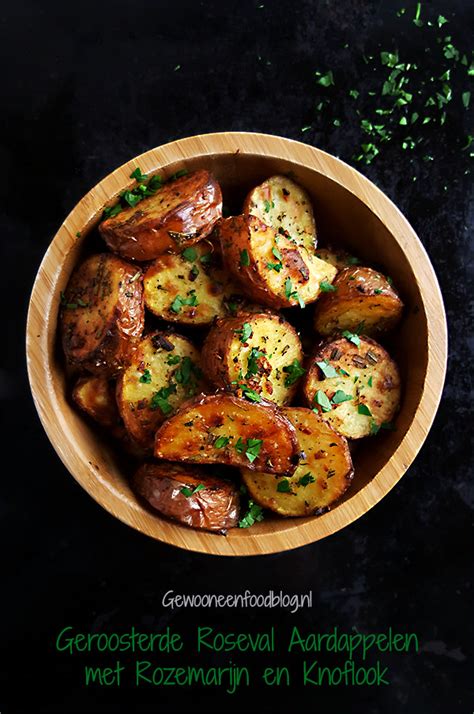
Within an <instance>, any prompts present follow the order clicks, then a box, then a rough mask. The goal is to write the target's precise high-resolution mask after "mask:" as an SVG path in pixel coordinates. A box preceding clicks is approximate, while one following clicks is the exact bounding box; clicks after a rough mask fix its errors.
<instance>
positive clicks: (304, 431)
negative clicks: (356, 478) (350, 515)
mask: <svg viewBox="0 0 474 714" xmlns="http://www.w3.org/2000/svg"><path fill="white" fill-rule="evenodd" d="M282 413H283V414H284V415H285V416H286V417H287V419H288V420H289V421H290V422H291V423H292V424H293V426H294V427H295V429H296V434H297V438H298V445H299V449H300V452H301V453H302V460H301V461H300V463H299V465H298V468H297V469H296V471H295V472H294V474H293V475H292V476H290V477H289V478H282V477H279V476H276V475H275V474H269V473H260V472H255V471H250V470H249V469H242V477H243V480H244V484H245V485H246V487H247V489H248V492H249V494H250V496H251V498H253V500H254V501H255V502H256V503H258V504H259V505H260V506H263V507H264V508H269V509H270V510H271V511H275V513H279V514H280V515H282V516H310V515H319V514H321V513H324V512H325V511H328V510H329V507H330V506H331V504H333V503H334V502H335V501H337V499H338V498H340V497H341V496H342V494H343V493H344V492H345V491H346V490H347V488H348V487H349V485H350V483H351V480H352V477H353V475H354V470H353V468H352V460H351V455H350V452H349V447H348V445H347V441H346V439H345V438H344V437H343V436H340V435H339V434H336V432H335V431H334V429H332V427H331V426H330V425H329V424H328V423H327V422H325V421H323V419H321V418H320V417H319V416H318V415H317V414H315V413H314V412H313V411H312V410H311V409H305V408H304V407H287V408H285V409H283V410H282Z"/></svg>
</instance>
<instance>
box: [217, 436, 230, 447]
mask: <svg viewBox="0 0 474 714" xmlns="http://www.w3.org/2000/svg"><path fill="white" fill-rule="evenodd" d="M229 441H230V437H228V436H218V437H217V439H216V440H215V442H214V446H215V447H216V449H223V448H224V447H225V446H227V444H228V443H229Z"/></svg>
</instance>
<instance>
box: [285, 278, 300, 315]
mask: <svg viewBox="0 0 474 714" xmlns="http://www.w3.org/2000/svg"><path fill="white" fill-rule="evenodd" d="M285 297H286V299H287V300H293V299H295V300H298V303H299V306H300V307H301V308H303V307H305V302H304V300H303V299H302V298H301V297H300V295H299V293H298V291H297V290H293V284H292V282H291V278H287V279H286V280H285Z"/></svg>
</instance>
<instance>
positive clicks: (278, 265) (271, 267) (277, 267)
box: [267, 263, 283, 273]
mask: <svg viewBox="0 0 474 714" xmlns="http://www.w3.org/2000/svg"><path fill="white" fill-rule="evenodd" d="M267 268H268V270H275V271H276V272H277V273H279V272H280V270H281V269H282V268H283V263H267Z"/></svg>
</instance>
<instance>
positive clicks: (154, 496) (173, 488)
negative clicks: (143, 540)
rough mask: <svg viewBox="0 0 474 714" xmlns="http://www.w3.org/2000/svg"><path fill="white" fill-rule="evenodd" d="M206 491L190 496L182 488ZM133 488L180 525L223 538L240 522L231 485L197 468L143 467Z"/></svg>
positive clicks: (153, 465) (136, 474)
mask: <svg viewBox="0 0 474 714" xmlns="http://www.w3.org/2000/svg"><path fill="white" fill-rule="evenodd" d="M201 484H203V485H204V486H205V487H206V488H204V489H202V490H200V491H197V492H196V493H194V494H192V495H191V496H185V495H184V494H183V493H182V489H183V487H186V488H189V489H190V490H194V489H195V488H196V487H197V486H199V485H201ZM132 487H133V489H134V490H135V492H136V493H138V494H139V495H140V496H141V497H142V498H144V499H145V500H146V501H147V502H148V503H149V504H150V505H151V506H152V507H153V508H155V509H156V510H157V511H159V512H160V513H162V514H163V515H164V516H167V517H168V518H172V519H174V520H176V521H179V522H180V523H182V524H183V525H186V526H189V527H191V528H198V529H200V530H206V531H213V532H218V533H221V534H222V535H225V533H226V531H227V530H228V529H229V528H234V527H235V526H237V524H238V521H239V505H240V504H239V500H240V499H239V494H238V492H237V489H236V487H235V485H234V484H232V483H230V482H228V481H224V480H223V479H219V478H216V477H214V476H209V475H207V474H205V472H204V471H201V470H200V469H199V467H196V466H183V465H179V464H173V463H167V462H163V463H159V464H151V463H147V464H143V465H142V466H141V467H140V468H139V469H138V471H137V472H136V473H135V475H134V477H133V479H132Z"/></svg>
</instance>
